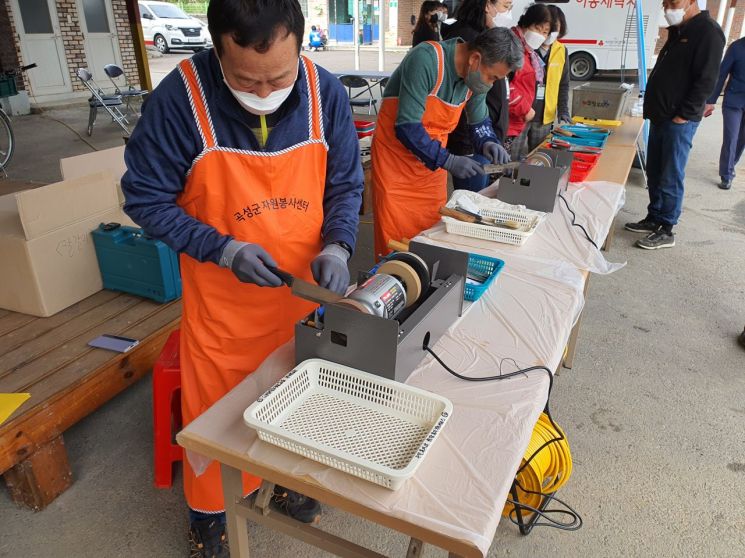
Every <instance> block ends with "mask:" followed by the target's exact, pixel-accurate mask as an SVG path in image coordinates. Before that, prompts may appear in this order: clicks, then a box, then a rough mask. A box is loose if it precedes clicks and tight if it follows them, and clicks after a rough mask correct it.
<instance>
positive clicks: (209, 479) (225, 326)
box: [178, 57, 328, 512]
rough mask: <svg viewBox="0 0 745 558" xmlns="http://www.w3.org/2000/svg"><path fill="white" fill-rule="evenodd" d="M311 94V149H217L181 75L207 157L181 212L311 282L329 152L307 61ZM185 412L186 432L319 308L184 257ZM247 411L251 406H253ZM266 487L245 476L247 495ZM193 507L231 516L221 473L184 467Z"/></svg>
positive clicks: (187, 77) (188, 78) (187, 75)
mask: <svg viewBox="0 0 745 558" xmlns="http://www.w3.org/2000/svg"><path fill="white" fill-rule="evenodd" d="M301 60H302V62H301V64H300V65H301V66H302V67H303V68H304V72H303V73H304V75H305V79H306V85H307V90H308V140H307V141H304V142H302V143H299V144H297V145H294V146H292V147H289V148H287V149H283V150H282V151H278V152H263V151H262V152H258V151H244V150H239V149H232V148H224V147H220V146H218V145H217V140H216V136H215V130H214V127H213V124H212V119H211V117H210V113H209V107H208V105H207V102H206V100H205V98H204V94H203V93H202V90H201V86H200V83H199V76H198V74H197V71H196V68H195V67H194V65H193V64H192V62H191V61H190V60H185V61H183V62H182V63H181V64H180V65H179V71H180V73H181V77H182V78H183V80H184V84H185V85H186V89H187V92H188V94H189V101H190V104H191V106H192V109H193V112H194V117H195V120H196V124H197V128H198V130H199V133H200V135H201V137H202V140H203V142H204V150H203V151H202V153H201V154H200V155H199V156H198V157H197V158H196V159H195V161H194V163H193V166H192V168H191V170H190V171H189V174H188V175H187V180H186V186H185V188H184V191H183V193H182V194H181V196H180V197H179V200H178V204H179V205H180V206H181V207H182V208H183V209H184V211H185V212H186V213H188V214H189V215H191V216H192V217H194V218H196V219H198V220H199V221H202V222H203V223H206V224H208V225H211V226H212V227H214V228H215V229H217V230H218V231H220V232H221V233H222V234H225V235H232V236H233V237H235V238H236V239H237V240H242V241H245V242H252V243H256V244H260V245H262V246H263V247H264V248H265V249H266V250H267V251H268V252H269V253H270V254H271V255H272V257H273V258H274V259H275V261H276V262H277V265H279V267H280V268H282V269H286V270H287V271H289V272H290V273H292V274H293V275H295V276H297V277H302V278H303V279H306V280H308V281H313V278H312V274H311V271H310V263H311V261H312V260H313V258H315V257H316V256H317V255H318V252H319V251H320V250H321V248H322V243H321V225H322V224H323V194H324V188H325V182H326V154H327V150H328V146H327V144H326V142H325V139H324V136H323V115H322V110H321V102H320V98H319V96H318V91H320V89H319V84H318V74H317V72H316V68H315V66H314V65H313V64H312V63H311V62H310V61H308V60H307V59H306V58H304V57H303V58H301ZM181 275H182V280H183V307H184V311H183V317H182V319H181V407H182V413H183V421H184V424H185V425H186V424H188V423H189V422H191V421H192V420H194V419H195V418H196V417H198V416H199V415H201V414H202V413H203V412H204V411H206V410H207V409H208V408H209V407H210V406H212V405H213V404H214V403H215V402H216V401H217V400H218V399H220V398H221V397H222V396H223V395H225V394H226V393H227V392H228V391H230V390H231V389H232V388H233V387H235V386H236V384H238V383H239V382H240V381H241V380H243V379H244V378H245V377H246V376H247V375H248V374H250V373H251V372H253V371H254V370H255V369H256V368H257V367H258V366H259V365H260V364H261V363H262V362H263V361H264V359H265V358H266V357H267V356H268V355H269V354H270V353H271V352H272V351H274V350H275V349H276V348H277V347H279V346H280V345H282V344H283V343H285V342H287V341H289V340H290V339H291V338H292V336H293V326H294V324H295V322H296V321H297V320H299V319H300V318H301V317H303V316H304V315H306V314H308V313H309V312H311V311H312V310H313V309H314V307H315V305H314V304H312V303H310V302H306V301H303V300H301V299H299V298H296V297H293V296H292V295H291V294H290V290H289V289H287V288H276V289H272V288H262V287H258V286H256V285H252V284H246V283H241V282H240V281H239V280H238V279H237V278H236V277H235V276H234V275H233V273H232V272H231V271H230V270H229V269H225V268H221V267H218V266H217V265H215V264H214V263H200V262H198V261H197V260H195V259H193V258H191V257H189V256H187V255H185V254H182V255H181ZM249 403H250V402H249V401H247V402H246V405H248V404H249ZM260 482H261V480H260V479H259V478H257V477H252V476H249V475H244V490H245V492H246V494H248V493H249V492H251V491H253V490H254V489H256V488H258V486H259V484H260ZM184 492H185V493H186V501H187V503H188V504H189V507H190V508H192V509H194V510H198V511H202V512H217V511H222V510H223V509H224V508H225V506H224V504H223V496H222V482H221V478H220V467H219V464H218V463H216V462H213V463H212V464H211V465H210V466H209V467H208V468H207V470H206V471H205V472H204V473H203V474H202V475H200V476H196V475H195V473H194V471H193V470H192V468H191V465H190V464H189V462H188V460H184Z"/></svg>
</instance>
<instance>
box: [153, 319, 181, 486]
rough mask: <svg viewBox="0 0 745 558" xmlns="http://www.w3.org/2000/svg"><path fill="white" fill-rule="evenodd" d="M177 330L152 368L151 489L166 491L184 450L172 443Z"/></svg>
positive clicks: (177, 395)
mask: <svg viewBox="0 0 745 558" xmlns="http://www.w3.org/2000/svg"><path fill="white" fill-rule="evenodd" d="M180 337H181V336H180V331H179V330H178V329H177V330H176V331H174V332H173V333H171V335H169V336H168V340H167V341H166V344H165V345H164V346H163V350H162V351H161V352H160V356H159V357H158V360H157V361H156V363H155V366H153V434H154V436H153V437H154V439H155V452H154V453H155V486H156V487H157V488H170V487H171V485H172V484H173V464H174V463H175V462H177V461H183V459H184V448H182V447H181V446H179V445H178V444H175V443H174V442H173V439H174V432H178V431H179V430H180V429H181V363H180V360H179V341H180Z"/></svg>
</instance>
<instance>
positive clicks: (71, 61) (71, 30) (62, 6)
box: [56, 0, 88, 91]
mask: <svg viewBox="0 0 745 558" xmlns="http://www.w3.org/2000/svg"><path fill="white" fill-rule="evenodd" d="M56 3H57V18H58V19H59V26H60V32H61V34H62V45H63V48H64V49H65V58H66V59H67V70H68V73H69V74H70V83H72V88H73V91H85V90H86V89H85V86H84V85H83V84H82V83H81V82H80V80H79V79H78V78H77V74H76V72H77V70H78V68H85V67H87V66H88V62H87V60H86V57H85V44H84V42H83V32H82V31H81V30H80V19H79V17H78V6H77V2H76V1H75V0H57V2H56Z"/></svg>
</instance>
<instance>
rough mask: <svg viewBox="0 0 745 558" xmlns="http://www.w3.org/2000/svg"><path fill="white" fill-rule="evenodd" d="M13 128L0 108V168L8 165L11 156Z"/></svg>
mask: <svg viewBox="0 0 745 558" xmlns="http://www.w3.org/2000/svg"><path fill="white" fill-rule="evenodd" d="M13 147H14V141H13V128H11V127H10V118H8V115H7V114H5V112H4V111H3V110H2V109H0V169H4V168H6V167H7V166H8V163H9V162H10V158H11V157H12V156H13Z"/></svg>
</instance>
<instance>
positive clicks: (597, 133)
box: [561, 125, 610, 140]
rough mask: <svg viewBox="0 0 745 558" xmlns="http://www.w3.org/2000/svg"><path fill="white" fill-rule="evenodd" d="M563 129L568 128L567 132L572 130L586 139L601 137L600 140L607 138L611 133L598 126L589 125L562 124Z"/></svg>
mask: <svg viewBox="0 0 745 558" xmlns="http://www.w3.org/2000/svg"><path fill="white" fill-rule="evenodd" d="M561 129H562V130H566V131H567V132H572V133H573V134H575V135H577V136H579V137H580V138H585V139H596V140H597V139H599V140H606V139H608V136H609V135H610V133H609V132H606V131H603V130H600V129H598V128H591V127H588V126H571V125H570V126H562V127H561Z"/></svg>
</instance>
